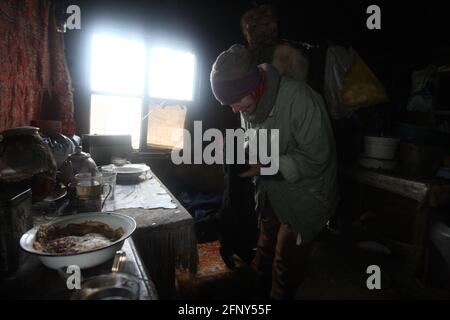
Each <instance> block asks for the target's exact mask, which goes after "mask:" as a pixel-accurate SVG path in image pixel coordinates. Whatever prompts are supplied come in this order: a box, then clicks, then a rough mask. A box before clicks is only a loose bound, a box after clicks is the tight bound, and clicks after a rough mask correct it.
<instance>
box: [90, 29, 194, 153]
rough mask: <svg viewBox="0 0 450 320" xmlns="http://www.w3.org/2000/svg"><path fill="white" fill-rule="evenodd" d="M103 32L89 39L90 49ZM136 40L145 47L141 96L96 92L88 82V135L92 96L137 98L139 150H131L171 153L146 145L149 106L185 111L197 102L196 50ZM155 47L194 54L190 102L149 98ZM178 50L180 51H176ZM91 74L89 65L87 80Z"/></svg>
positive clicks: (180, 44)
mask: <svg viewBox="0 0 450 320" xmlns="http://www.w3.org/2000/svg"><path fill="white" fill-rule="evenodd" d="M102 33H103V32H102V31H101V30H100V31H98V32H94V33H93V34H92V37H91V38H90V45H89V47H90V48H91V47H92V42H93V37H94V35H96V34H102ZM118 37H123V38H126V35H125V34H120V35H119V36H118ZM133 38H134V39H136V40H139V41H142V42H143V44H144V47H145V61H144V70H145V72H144V85H143V92H142V93H141V94H126V93H113V92H104V91H98V90H92V88H91V84H90V81H89V133H90V132H91V128H90V127H91V126H90V123H91V122H90V119H91V114H92V104H91V99H92V95H102V96H110V97H111V96H123V97H130V98H139V99H141V123H140V137H139V148H138V149H133V151H138V152H150V151H153V150H154V151H171V150H172V149H171V148H167V147H157V146H149V145H148V144H147V133H148V117H149V116H151V115H149V112H150V105H151V104H162V103H164V104H165V105H182V106H185V107H186V108H187V109H189V108H190V107H191V105H193V104H194V103H195V101H197V99H198V96H199V90H198V89H199V87H200V84H199V81H200V77H199V73H200V72H199V63H198V55H197V54H196V53H197V50H195V48H193V47H192V45H189V44H187V43H185V42H179V41H178V42H175V41H170V42H168V45H165V46H161V45H160V44H158V42H159V41H158V40H157V38H156V37H151V36H147V37H133ZM164 42H167V41H164ZM155 47H164V48H169V49H173V50H180V51H182V50H184V51H189V52H191V53H192V54H194V57H195V60H194V80H193V81H194V83H193V86H192V91H193V93H192V100H179V99H164V98H156V97H151V96H150V87H149V74H150V71H149V67H150V51H151V49H152V48H155ZM177 48H180V49H177ZM89 60H90V61H92V50H90V53H89ZM91 73H92V64H90V68H89V79H91V75H92V74H91Z"/></svg>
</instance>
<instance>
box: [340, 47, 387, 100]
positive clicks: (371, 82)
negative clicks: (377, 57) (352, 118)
mask: <svg viewBox="0 0 450 320" xmlns="http://www.w3.org/2000/svg"><path fill="white" fill-rule="evenodd" d="M350 54H351V56H352V66H351V68H350V71H349V73H348V75H347V77H346V78H345V81H344V87H343V90H342V104H343V105H344V106H345V107H347V108H349V109H359V108H361V107H370V106H373V105H375V104H379V103H385V102H388V101H389V98H388V96H387V94H386V91H385V90H384V87H383V85H382V84H381V83H380V81H379V80H378V79H377V77H376V76H375V75H374V74H373V72H372V71H371V70H370V68H369V67H368V66H367V64H366V63H365V62H364V61H363V60H362V59H361V57H360V56H359V55H358V53H357V52H356V51H354V50H353V49H352V48H350Z"/></svg>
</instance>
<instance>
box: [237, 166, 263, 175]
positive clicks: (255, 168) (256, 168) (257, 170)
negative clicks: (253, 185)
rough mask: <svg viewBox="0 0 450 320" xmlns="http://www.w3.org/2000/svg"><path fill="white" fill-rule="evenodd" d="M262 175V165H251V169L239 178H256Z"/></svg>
mask: <svg viewBox="0 0 450 320" xmlns="http://www.w3.org/2000/svg"><path fill="white" fill-rule="evenodd" d="M260 173H261V165H260V164H259V163H257V164H251V165H250V169H248V170H247V171H244V172H242V173H241V174H240V175H239V176H240V177H241V178H247V177H255V176H259V175H260Z"/></svg>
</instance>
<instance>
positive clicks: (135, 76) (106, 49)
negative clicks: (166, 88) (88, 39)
mask: <svg viewBox="0 0 450 320" xmlns="http://www.w3.org/2000/svg"><path fill="white" fill-rule="evenodd" d="M91 59H92V61H91V90H93V91H96V92H108V93H115V94H129V95H142V93H143V88H144V72H145V70H144V68H143V66H145V44H144V43H143V42H139V41H135V40H133V39H126V38H119V37H114V36H111V35H104V34H96V35H94V36H93V38H92V54H91Z"/></svg>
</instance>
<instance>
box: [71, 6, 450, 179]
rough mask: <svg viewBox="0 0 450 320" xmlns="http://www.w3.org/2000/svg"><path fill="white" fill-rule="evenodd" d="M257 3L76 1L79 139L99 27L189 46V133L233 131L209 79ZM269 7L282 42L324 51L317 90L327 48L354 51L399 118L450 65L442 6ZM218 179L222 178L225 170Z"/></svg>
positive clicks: (315, 72) (318, 61)
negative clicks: (428, 73)
mask: <svg viewBox="0 0 450 320" xmlns="http://www.w3.org/2000/svg"><path fill="white" fill-rule="evenodd" d="M253 2H254V1H206V0H201V1H200V0H199V1H182V0H168V1H143V0H129V1H115V0H114V1H103V0H97V1H71V2H70V4H78V5H79V6H80V8H81V11H82V29H81V30H74V31H68V32H67V33H66V35H65V39H66V54H67V60H68V64H69V67H70V70H71V73H72V77H73V85H74V88H75V93H74V99H75V112H76V120H77V128H78V133H79V134H81V133H85V132H88V130H89V128H88V124H89V108H88V106H89V79H88V75H89V72H88V70H89V41H88V40H89V38H90V35H91V33H92V31H93V30H94V29H95V27H97V26H100V25H103V26H105V25H109V26H114V27H115V29H116V30H122V31H123V30H134V31H135V32H136V31H137V32H143V33H146V34H151V35H154V36H157V37H160V38H164V37H167V38H170V39H175V40H181V41H184V42H187V43H190V44H191V46H192V47H193V48H194V50H195V52H196V54H197V57H198V62H199V87H198V91H197V97H196V100H195V102H194V103H193V104H192V105H191V106H189V109H188V115H187V123H186V126H187V128H188V129H190V128H192V125H193V121H195V120H201V121H203V128H204V129H207V128H211V127H215V128H225V127H227V126H230V125H231V123H232V121H233V119H234V116H233V114H232V113H231V111H230V110H229V109H228V108H223V107H220V106H219V105H218V103H217V102H216V101H215V100H214V98H213V96H212V93H211V90H210V87H209V72H210V68H211V65H212V64H213V62H214V60H215V58H216V57H217V55H218V54H219V53H220V52H221V51H222V50H225V49H226V48H228V47H229V46H230V45H231V44H233V43H236V42H241V43H244V38H243V36H242V34H241V31H240V25H239V19H240V17H241V15H242V14H243V13H244V12H245V11H246V10H247V9H248V8H250V7H251V6H252V3H253ZM263 2H265V3H272V4H273V5H274V7H275V9H276V10H277V12H278V16H279V21H280V22H279V25H280V36H281V37H282V38H287V39H292V40H301V41H306V42H309V43H312V44H318V45H319V49H318V50H316V51H314V52H313V53H312V54H313V58H314V59H315V60H316V61H315V62H316V63H315V65H313V68H312V70H311V72H312V73H313V76H315V77H316V81H318V82H319V86H320V82H321V76H323V66H324V57H325V52H326V48H327V46H328V45H329V44H331V43H334V44H341V45H344V46H346V47H348V46H353V47H354V48H355V49H356V51H357V52H358V53H359V54H360V55H361V56H362V57H363V59H364V60H365V61H366V62H367V63H368V65H369V66H370V67H371V68H372V70H373V71H374V72H375V74H376V75H377V76H378V77H379V78H380V80H381V81H382V83H383V84H384V85H385V86H386V90H387V92H388V95H389V96H390V98H391V102H390V103H389V105H388V106H387V108H388V110H389V112H390V113H391V114H394V117H396V116H398V114H400V111H401V110H402V108H404V106H405V105H406V102H407V99H408V95H409V91H410V82H411V80H410V76H411V72H412V71H413V70H417V69H421V68H424V67H426V65H427V64H430V63H435V64H444V63H448V62H449V61H448V60H449V57H450V41H449V38H448V37H445V36H444V34H445V32H446V31H447V30H450V28H449V19H447V16H446V10H445V7H444V6H443V4H442V2H441V1H439V2H435V1H432V2H427V3H426V4H424V3H417V2H408V3H403V2H401V1H365V0H363V1H272V2H271V1H259V3H263ZM68 4H69V3H68ZM371 4H377V5H379V6H380V8H381V10H382V16H381V17H382V18H381V19H382V29H381V30H368V29H367V28H366V19H367V17H368V15H367V14H366V9H367V7H368V6H369V5H371ZM319 91H320V90H319ZM192 167H194V166H191V168H189V167H187V168H184V169H179V170H182V171H183V170H185V171H183V173H182V174H181V173H180V174H181V175H183V174H184V175H186V174H187V176H191V177H192V178H193V179H192V181H195V180H196V178H198V177H199V176H201V175H199V174H198V172H197V170H193V169H192ZM194 172H195V173H194ZM215 172H216V174H217V175H220V170H216V171H215ZM189 173H190V174H189Z"/></svg>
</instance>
